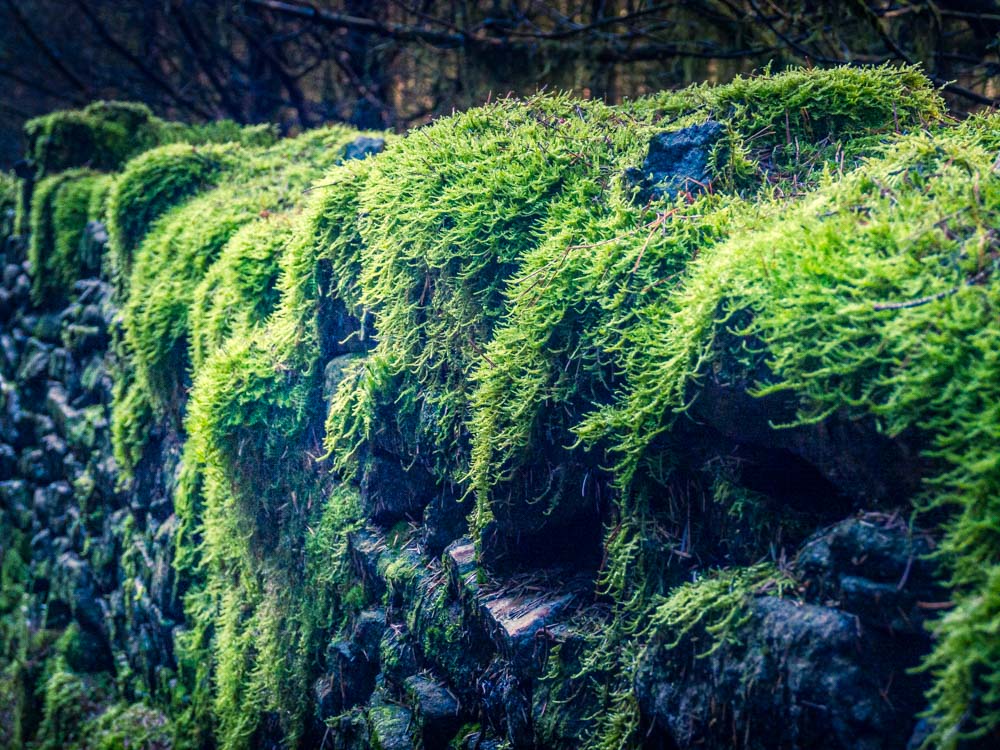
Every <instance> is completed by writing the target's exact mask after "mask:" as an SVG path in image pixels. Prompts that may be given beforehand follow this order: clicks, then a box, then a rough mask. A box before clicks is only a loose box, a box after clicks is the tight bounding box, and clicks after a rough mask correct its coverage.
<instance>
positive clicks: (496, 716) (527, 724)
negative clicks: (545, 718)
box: [478, 659, 534, 748]
mask: <svg viewBox="0 0 1000 750" xmlns="http://www.w3.org/2000/svg"><path fill="white" fill-rule="evenodd" d="M478 688H479V695H480V698H481V705H482V710H483V713H484V715H485V717H486V719H487V720H488V721H489V724H490V726H491V728H492V729H493V730H494V731H496V732H498V733H503V734H505V735H506V737H507V740H508V741H509V742H510V744H511V745H513V746H514V747H516V748H529V747H533V746H534V741H533V739H534V738H533V733H532V729H531V703H530V701H529V700H528V695H527V691H526V690H525V688H524V687H523V686H522V685H521V682H520V680H519V679H518V678H517V676H516V675H515V674H514V673H513V671H512V670H511V669H510V668H509V665H506V664H505V663H503V662H502V661H501V660H499V659H497V660H494V662H493V663H492V664H491V665H490V666H489V668H488V669H487V670H486V671H485V672H484V673H483V675H482V677H481V678H480V680H479V685H478Z"/></svg>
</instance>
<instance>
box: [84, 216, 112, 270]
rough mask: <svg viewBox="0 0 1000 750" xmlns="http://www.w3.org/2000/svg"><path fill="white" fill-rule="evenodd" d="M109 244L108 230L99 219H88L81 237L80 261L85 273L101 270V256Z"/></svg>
mask: <svg viewBox="0 0 1000 750" xmlns="http://www.w3.org/2000/svg"><path fill="white" fill-rule="evenodd" d="M107 244H108V230H107V229H106V228H105V226H104V224H102V223H101V222H99V221H88V222H87V226H86V227H85V228H84V230H83V235H82V236H81V237H80V245H79V248H78V249H79V253H78V257H79V262H80V266H81V268H80V270H81V272H83V273H96V272H97V271H100V270H101V256H102V255H103V254H104V250H105V248H106V247H107Z"/></svg>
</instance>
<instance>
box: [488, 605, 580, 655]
mask: <svg viewBox="0 0 1000 750" xmlns="http://www.w3.org/2000/svg"><path fill="white" fill-rule="evenodd" d="M576 599H577V594H576V592H575V591H573V590H559V589H556V590H551V591H545V590H541V591H539V590H537V588H536V587H531V588H521V587H515V588H511V589H503V588H502V589H499V590H497V591H495V592H492V593H489V594H482V595H480V597H479V611H480V617H481V618H482V622H483V624H484V626H485V628H486V631H487V633H488V634H489V636H490V638H491V639H492V641H493V643H494V645H495V646H496V649H497V651H498V652H499V653H500V654H501V655H503V656H504V657H505V658H506V659H507V660H508V661H509V662H510V663H511V664H512V665H514V666H515V668H516V669H517V670H518V672H521V673H528V672H530V671H532V669H533V668H534V667H535V666H536V665H539V664H540V661H541V657H542V656H543V655H544V651H545V647H546V645H547V634H546V632H545V631H546V630H548V629H549V628H551V627H553V626H554V625H556V624H557V623H558V622H559V619H560V617H561V616H562V615H563V614H564V613H565V612H566V611H567V610H569V609H570V608H571V606H572V605H573V604H574V603H575V601H576Z"/></svg>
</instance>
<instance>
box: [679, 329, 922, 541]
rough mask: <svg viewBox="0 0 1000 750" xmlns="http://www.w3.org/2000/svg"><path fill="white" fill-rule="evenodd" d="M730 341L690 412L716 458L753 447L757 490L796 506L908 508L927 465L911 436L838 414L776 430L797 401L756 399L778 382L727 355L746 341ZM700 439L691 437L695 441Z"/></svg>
mask: <svg viewBox="0 0 1000 750" xmlns="http://www.w3.org/2000/svg"><path fill="white" fill-rule="evenodd" d="M731 338H732V337H731V336H725V335H724V336H720V337H719V339H718V340H717V342H716V347H717V348H718V349H719V354H718V355H717V356H716V357H714V365H713V367H712V368H711V370H710V371H709V372H707V373H706V374H705V377H704V378H703V379H702V380H701V384H700V387H699V390H698V393H697V398H693V399H692V403H691V408H690V409H688V414H689V415H690V416H691V417H693V418H694V420H695V421H696V422H700V423H701V425H694V423H692V424H691V425H684V426H685V427H686V428H688V429H690V430H691V431H696V428H697V430H702V431H703V430H704V426H706V425H707V426H708V427H710V428H712V430H714V431H715V432H714V433H709V434H708V435H704V438H705V439H707V440H708V441H709V442H711V443H714V445H715V451H716V453H717V454H718V453H719V452H720V448H719V443H721V442H722V441H723V440H730V441H733V442H734V443H735V444H737V445H738V446H741V447H744V448H749V450H748V451H747V455H746V458H745V459H744V460H745V461H746V463H748V464H750V465H751V466H754V467H758V466H759V467H760V470H759V473H760V474H766V475H767V476H765V477H764V478H763V479H762V480H761V481H760V482H759V483H761V484H763V486H761V487H755V488H752V489H758V490H760V491H763V492H765V493H766V494H779V495H784V496H786V498H787V499H788V501H789V502H788V504H790V505H793V506H794V505H795V504H796V503H798V504H799V505H800V506H803V507H806V508H808V509H813V510H815V509H817V507H818V508H824V507H825V508H828V509H830V510H831V511H832V512H833V513H837V514H839V517H843V515H845V514H846V513H848V512H850V509H851V505H852V503H853V504H855V505H860V504H862V503H863V504H864V506H865V507H869V508H870V507H874V506H892V505H897V504H900V503H906V502H909V498H912V497H913V496H914V495H915V494H916V493H917V492H918V491H919V490H920V487H921V481H922V477H924V476H926V475H927V466H926V459H925V458H923V457H922V455H921V446H920V445H919V444H918V443H916V442H914V438H913V437H912V436H908V435H905V434H904V435H901V436H898V437H896V438H892V439H890V438H889V437H887V436H886V435H885V434H884V433H883V432H882V431H880V430H878V429H875V428H874V426H873V425H872V424H871V423H870V422H866V421H864V420H854V419H849V418H847V417H845V416H842V415H839V414H834V415H832V416H831V417H829V418H827V419H826V420H825V421H823V422H820V423H818V424H812V425H802V426H799V427H790V428H786V429H781V430H776V429H774V425H776V424H791V423H793V422H794V421H795V415H796V413H797V411H798V406H799V405H798V402H797V401H796V400H795V398H794V397H792V396H789V395H787V394H785V395H782V394H773V395H769V396H764V397H761V398H757V397H754V396H752V395H750V392H751V391H752V390H753V385H754V383H766V382H770V381H771V380H772V379H773V376H772V375H771V374H770V373H769V371H768V370H767V369H766V367H764V366H763V365H762V366H761V367H759V368H758V369H757V370H756V371H754V372H746V371H745V368H744V366H743V365H741V364H740V363H739V358H734V357H733V356H730V355H729V354H728V353H727V350H729V349H731V348H732V349H734V350H736V351H739V350H740V348H741V347H742V346H743V345H744V344H745V342H738V341H732V340H731ZM682 425H683V423H682ZM697 439H698V436H697V435H693V436H691V437H688V436H685V440H686V441H688V442H691V441H692V440H697ZM777 467H780V470H779V471H776V470H775V469H776V468H777ZM789 480H792V481H789ZM796 480H797V481H796ZM789 484H791V485H792V486H791V487H788V486H787V485H789ZM783 485H785V486H783ZM823 485H826V487H825V488H824V486H823ZM796 494H798V495H800V497H799V498H796V497H795V495H796ZM803 494H805V495H806V496H805V497H801V495H803ZM810 495H811V497H810ZM838 495H839V497H838ZM845 498H846V500H847V502H846V503H845V502H844V501H845ZM836 517H837V516H836V515H835V516H834V517H833V518H831V519H829V520H834V519H835V518H836ZM827 522H829V521H827Z"/></svg>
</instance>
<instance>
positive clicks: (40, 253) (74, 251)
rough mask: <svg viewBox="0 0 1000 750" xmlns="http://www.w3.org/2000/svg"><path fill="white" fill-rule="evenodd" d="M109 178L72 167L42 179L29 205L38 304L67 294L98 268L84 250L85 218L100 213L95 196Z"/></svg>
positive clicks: (34, 294) (33, 291)
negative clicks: (84, 254) (78, 280)
mask: <svg viewBox="0 0 1000 750" xmlns="http://www.w3.org/2000/svg"><path fill="white" fill-rule="evenodd" d="M108 180H109V178H108V177H107V176H105V175H101V174H98V173H96V172H92V171H90V170H79V169H77V170H70V171H67V172H62V173H60V174H58V175H55V176H53V177H48V178H46V179H44V180H42V181H41V182H40V183H38V185H37V187H36V188H35V192H34V199H33V201H32V206H31V243H30V245H29V247H28V258H29V260H30V261H31V266H32V274H33V278H32V288H31V295H32V299H33V301H34V302H35V304H39V305H41V304H53V303H55V302H58V301H60V300H65V299H66V298H67V296H68V295H69V293H70V291H71V290H72V287H73V282H75V281H76V280H77V279H78V278H82V277H83V276H86V275H87V274H88V273H93V272H95V271H97V270H98V268H99V267H98V266H95V265H94V263H93V259H90V258H85V257H84V256H83V255H82V254H81V251H80V240H81V238H82V237H83V232H84V230H85V229H86V226H87V222H88V221H90V220H93V219H95V218H96V216H95V215H94V214H93V213H92V212H91V211H92V209H94V208H97V209H99V207H100V202H99V201H100V198H99V197H98V200H97V202H96V204H95V201H94V196H95V195H97V196H100V195H101V194H103V193H104V192H105V191H106V190H107V187H108Z"/></svg>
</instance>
